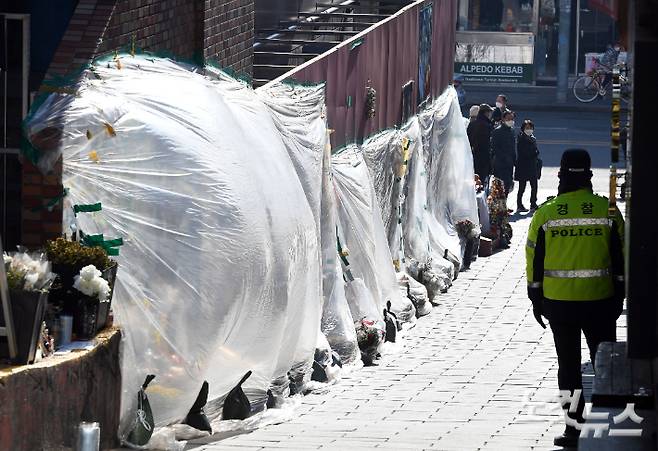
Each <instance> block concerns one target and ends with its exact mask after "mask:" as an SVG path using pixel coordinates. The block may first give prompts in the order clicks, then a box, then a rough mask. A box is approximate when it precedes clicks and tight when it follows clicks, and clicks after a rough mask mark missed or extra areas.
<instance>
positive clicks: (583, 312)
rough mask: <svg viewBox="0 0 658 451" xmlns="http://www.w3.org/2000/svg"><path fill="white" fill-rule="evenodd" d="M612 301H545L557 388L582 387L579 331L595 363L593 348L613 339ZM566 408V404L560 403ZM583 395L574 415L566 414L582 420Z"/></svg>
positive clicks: (614, 317)
mask: <svg viewBox="0 0 658 451" xmlns="http://www.w3.org/2000/svg"><path fill="white" fill-rule="evenodd" d="M615 304H616V303H615V302H614V301H613V300H612V299H606V300H601V301H554V300H549V299H545V300H544V316H546V318H548V321H549V324H550V326H551V330H552V332H553V340H554V341H555V350H556V351H557V360H558V373H557V380H558V387H559V389H560V390H569V391H570V392H571V394H573V390H575V389H582V388H583V377H582V373H581V353H580V347H581V345H580V339H581V338H580V332H581V331H582V332H583V333H584V335H585V339H586V341H587V347H588V348H589V353H590V359H591V361H592V365H594V359H595V357H596V349H597V348H598V346H599V343H601V342H604V341H616V322H617V314H616V312H615ZM563 407H564V408H565V409H566V408H567V405H565V406H563ZM584 408H585V398H584V396H583V395H582V392H581V398H580V400H579V403H578V407H577V409H576V412H575V414H574V413H572V412H570V413H569V417H571V418H574V419H577V420H578V421H580V422H582V421H583V417H582V414H583V410H584Z"/></svg>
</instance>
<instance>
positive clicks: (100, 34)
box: [21, 0, 254, 247]
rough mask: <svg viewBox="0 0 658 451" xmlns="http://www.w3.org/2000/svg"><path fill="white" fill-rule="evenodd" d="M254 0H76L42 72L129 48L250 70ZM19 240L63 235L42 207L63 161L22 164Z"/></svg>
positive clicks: (57, 220) (67, 69)
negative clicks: (45, 167) (47, 171)
mask: <svg viewBox="0 0 658 451" xmlns="http://www.w3.org/2000/svg"><path fill="white" fill-rule="evenodd" d="M253 27H254V0H80V1H79V3H78V6H77V7H76V9H75V12H74V14H73V16H72V18H71V20H70V22H69V26H68V28H67V30H66V33H65V34H64V36H63V38H62V41H61V42H60V45H59V47H58V48H57V52H56V53H55V56H54V57H53V61H52V63H51V64H50V67H49V69H48V76H51V75H67V74H70V73H72V72H73V71H75V70H76V69H78V68H79V67H81V66H83V65H84V64H86V63H88V62H89V61H91V59H92V58H94V57H95V56H98V55H101V54H104V53H108V52H112V51H114V50H115V49H117V48H121V47H129V46H130V44H131V42H132V39H133V36H134V39H135V44H136V45H137V47H138V48H142V49H145V50H151V51H159V50H164V51H168V52H171V53H172V54H173V55H175V56H178V57H181V58H192V57H194V56H200V55H203V57H204V58H206V59H216V60H218V62H219V64H220V65H221V66H222V67H229V68H231V69H233V70H235V71H236V72H238V73H246V74H251V68H252V55H253V52H252V45H253V37H254V28H253ZM22 172H23V174H22V175H23V182H22V195H21V200H22V204H23V208H22V214H23V217H22V244H24V245H26V246H30V247H38V246H40V245H41V244H43V242H44V241H46V240H47V239H51V238H54V237H57V236H59V235H61V230H62V209H61V205H57V206H55V207H54V209H52V211H49V210H48V209H47V208H44V207H45V206H46V205H47V204H48V202H49V200H50V199H52V198H54V197H55V196H57V195H58V194H59V193H61V192H62V189H63V187H62V181H61V180H62V176H61V174H62V172H61V162H60V164H59V165H58V166H57V169H56V170H55V172H54V173H53V174H52V175H48V176H42V175H41V174H40V173H39V172H38V170H37V169H36V168H34V167H33V166H32V165H31V164H29V163H25V164H24V165H23V171H22Z"/></svg>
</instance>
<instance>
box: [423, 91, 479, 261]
mask: <svg viewBox="0 0 658 451" xmlns="http://www.w3.org/2000/svg"><path fill="white" fill-rule="evenodd" d="M418 121H419V125H420V129H421V136H422V142H423V149H424V157H425V167H426V170H427V181H428V185H427V191H428V193H427V208H428V210H429V211H430V213H431V216H432V218H433V219H435V220H436V221H437V225H438V227H434V228H433V230H432V231H431V232H430V235H431V239H433V240H436V242H437V243H439V244H440V246H437V249H439V250H440V251H442V252H444V253H445V251H446V250H447V257H448V259H449V260H451V261H453V262H454V263H455V266H456V270H459V267H460V266H461V263H462V252H463V249H462V244H463V243H461V242H460V238H459V236H458V234H457V229H456V224H457V223H458V222H460V221H470V222H471V223H472V224H475V225H478V224H479V220H478V210H477V205H476V201H475V184H474V173H473V156H472V153H471V149H470V146H469V142H468V136H467V135H466V130H465V128H464V126H463V118H462V115H461V111H460V108H459V102H458V100H457V93H456V91H455V89H454V88H452V87H449V88H448V89H446V90H445V91H444V92H443V94H441V96H439V98H437V99H435V100H434V102H432V103H431V104H430V105H429V106H428V108H427V109H426V110H424V111H423V112H421V113H420V114H419V115H418Z"/></svg>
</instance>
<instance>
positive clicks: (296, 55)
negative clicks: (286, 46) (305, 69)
mask: <svg viewBox="0 0 658 451" xmlns="http://www.w3.org/2000/svg"><path fill="white" fill-rule="evenodd" d="M319 55H320V53H296V52H275V51H272V52H267V51H257V52H254V56H265V57H267V56H271V57H284V56H285V57H288V58H304V59H313V58H315V57H316V56H319Z"/></svg>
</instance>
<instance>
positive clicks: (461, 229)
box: [455, 219, 480, 240]
mask: <svg viewBox="0 0 658 451" xmlns="http://www.w3.org/2000/svg"><path fill="white" fill-rule="evenodd" d="M455 228H456V229H457V235H459V238H462V239H464V240H468V239H471V238H475V237H477V236H479V235H480V227H479V226H476V225H475V224H473V223H472V222H471V221H469V220H468V219H464V220H463V221H459V222H457V224H455Z"/></svg>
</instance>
